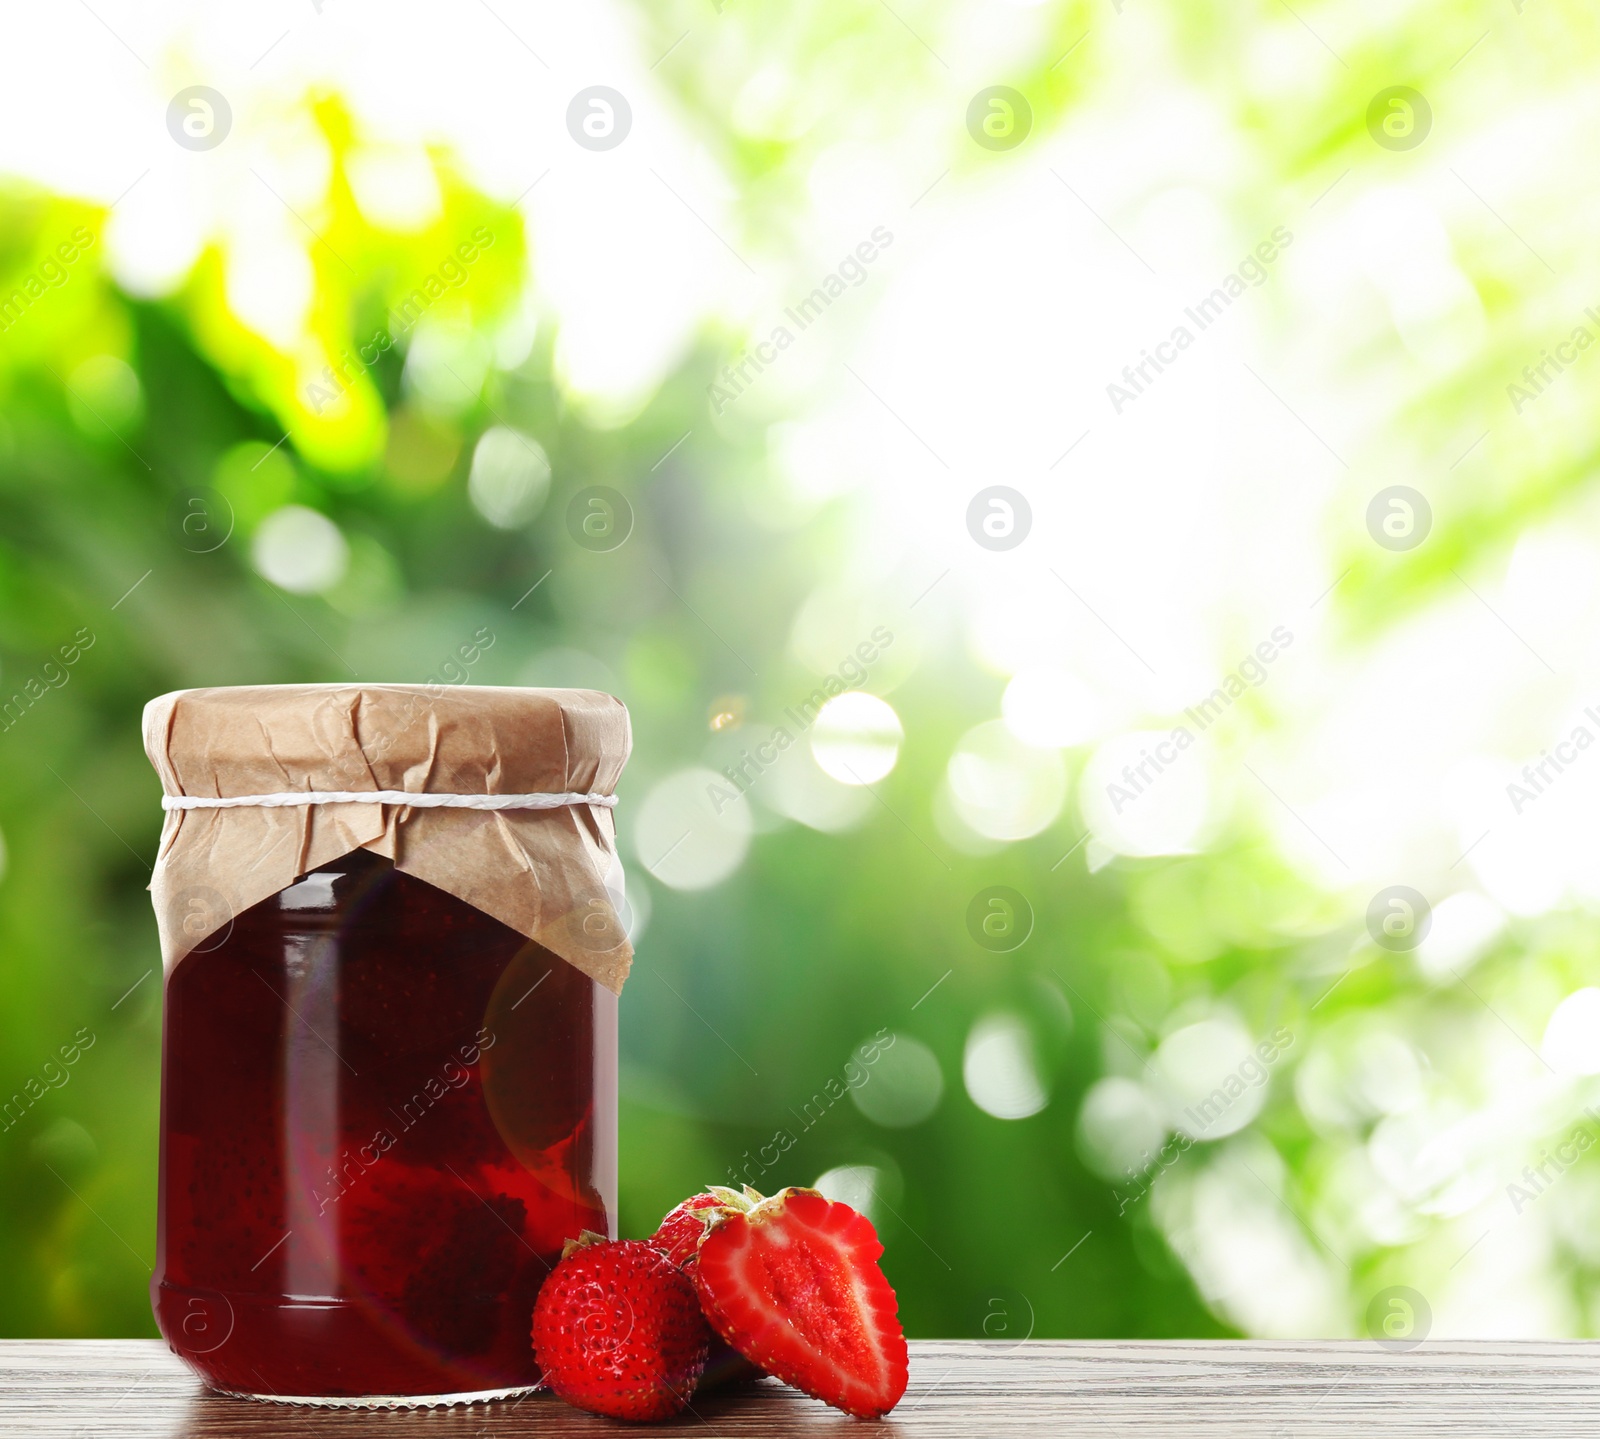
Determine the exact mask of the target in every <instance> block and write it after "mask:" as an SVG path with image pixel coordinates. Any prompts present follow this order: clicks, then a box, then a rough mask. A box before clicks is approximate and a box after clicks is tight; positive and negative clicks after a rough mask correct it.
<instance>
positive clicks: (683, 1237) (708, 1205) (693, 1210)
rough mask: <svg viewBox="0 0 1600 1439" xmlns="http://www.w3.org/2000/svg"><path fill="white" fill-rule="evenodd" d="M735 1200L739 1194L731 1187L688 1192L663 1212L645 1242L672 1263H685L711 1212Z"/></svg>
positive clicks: (714, 1213)
mask: <svg viewBox="0 0 1600 1439" xmlns="http://www.w3.org/2000/svg"><path fill="white" fill-rule="evenodd" d="M738 1202H739V1195H738V1194H737V1193H736V1192H735V1191H734V1190H732V1189H724V1188H722V1187H721V1186H720V1185H715V1184H714V1185H712V1186H711V1187H710V1188H709V1189H707V1190H706V1191H705V1193H703V1194H691V1195H690V1196H689V1197H688V1198H687V1199H685V1200H684V1201H683V1203H682V1204H679V1205H677V1206H675V1207H674V1208H672V1209H669V1210H668V1211H667V1216H666V1218H665V1219H663V1220H662V1221H661V1223H660V1224H658V1225H657V1226H656V1232H655V1233H654V1234H652V1235H651V1236H650V1239H649V1243H651V1244H653V1245H655V1247H656V1248H657V1249H659V1250H660V1251H661V1252H662V1253H663V1254H665V1255H666V1256H667V1258H668V1259H670V1260H671V1261H672V1262H673V1263H674V1264H687V1263H689V1261H690V1260H692V1259H693V1258H694V1255H695V1251H696V1250H697V1249H699V1247H700V1237H701V1235H703V1234H704V1233H705V1232H706V1226H707V1225H708V1224H709V1223H710V1222H711V1221H712V1220H713V1219H714V1218H715V1217H716V1212H715V1211H718V1210H720V1209H722V1208H723V1207H724V1206H726V1205H728V1204H737V1203H738Z"/></svg>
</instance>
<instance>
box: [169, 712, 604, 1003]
mask: <svg viewBox="0 0 1600 1439" xmlns="http://www.w3.org/2000/svg"><path fill="white" fill-rule="evenodd" d="M144 745H145V752H146V753H147V754H148V755H149V756H150V762H151V763H152V764H153V765H155V767H156V771H157V773H158V774H159V775H160V776H161V784H162V788H163V790H164V791H165V792H166V793H167V794H170V795H204V796H208V797H225V796H237V795H255V794H279V793H284V792H288V791H307V790H382V789H391V790H413V791H426V792H433V793H441V794H442V793H448V794H546V793H566V792H576V793H585V794H587V793H596V792H598V793H601V794H611V793H613V792H614V791H615V787H616V783H617V777H618V776H619V775H620V774H621V772H622V766H623V764H624V763H625V762H626V760H627V758H628V751H629V749H630V748H631V746H632V734H631V731H630V728H629V724H628V711H627V709H626V707H625V706H624V705H623V703H622V702H621V701H620V700H618V699H615V698H613V697H612V696H611V695H606V694H600V693H598V692H596V691H594V690H537V689H512V688H497V687H490V686H481V685H449V686H445V685H380V684H349V685H346V684H328V685H257V686H248V687H230V688H218V689H193V690H178V691H176V692H174V693H172V694H166V695H162V696H161V697H160V698H159V699H154V700H151V701H150V703H149V704H148V705H146V706H145V710H144ZM353 849H368V850H371V851H373V852H374V853H376V854H380V855H383V856H385V857H387V858H388V859H390V860H392V861H393V862H394V865H395V867H396V868H397V869H401V870H404V871H405V872H406V873H407V874H410V875H414V876H415V877H416V878H418V879H421V880H425V881H426V882H427V883H429V884H431V885H433V886H434V887H435V888H437V889H442V890H444V891H446V892H447V893H449V894H453V895H455V896H456V897H457V898H458V899H461V900H464V901H466V903H468V904H470V905H472V906H473V907H474V908H476V909H480V910H482V911H483V912H484V913H485V914H489V915H492V916H493V917H494V918H496V919H498V920H499V921H500V922H501V923H502V924H504V925H507V926H509V927H510V928H512V929H514V930H516V931H517V932H518V933H519V934H523V935H526V936H527V937H528V938H529V939H532V940H536V941H537V942H538V943H540V944H542V945H544V946H545V948H547V949H549V950H551V951H553V952H554V953H556V954H558V955H560V956H561V958H563V959H565V960H566V961H568V962H569V963H570V964H572V965H574V966H575V967H576V968H578V969H580V970H582V971H583V973H585V974H587V975H589V976H590V978H592V979H595V980H597V981H598V982H599V983H601V984H603V985H605V986H606V988H607V989H609V990H611V991H612V992H613V993H620V992H621V989H622V982H623V980H624V979H625V978H626V977H627V973H628V967H629V965H630V963H631V962H632V958H633V950H632V947H631V946H630V945H629V943H628V939H627V935H626V933H625V932H624V930H623V927H622V925H621V923H620V921H619V919H618V917H617V913H616V907H617V905H618V904H620V902H621V894H622V882H621V874H622V869H621V864H620V863H619V861H618V858H617V844H616V826H615V824H614V822H613V819H612V814H611V811H610V809H608V808H605V807H604V806H600V805H587V804H583V805H567V806H563V807H562V808H559V809H547V810H474V809H458V808H436V809H419V808H416V807H415V806H411V805H393V804H371V805H367V804H316V805H294V806H286V807H283V808H263V807H258V806H248V807H240V808H235V809H194V810H169V811H168V812H167V818H166V824H165V826H164V827H163V829H162V833H161V849H160V853H159V855H158V856H157V859H156V865H155V873H154V875H153V877H152V879H151V881H150V893H151V896H152V898H153V900H154V903H155V911H156V922H157V924H158V925H159V927H160V931H161V952H162V957H163V959H164V961H165V963H166V966H167V968H168V970H169V971H170V970H171V968H172V966H173V965H175V964H176V963H177V962H178V960H179V959H181V958H182V957H183V956H184V955H185V954H187V953H189V952H190V951H191V950H194V949H197V948H199V949H204V948H206V947H207V941H208V940H210V943H211V945H213V946H214V945H215V944H217V943H220V940H217V939H213V938H212V936H215V935H216V934H217V932H218V931H219V930H223V929H224V927H225V926H226V925H228V924H229V923H230V921H231V920H232V919H233V917H234V916H235V915H237V914H240V913H242V912H243V911H244V910H246V909H248V908H249V907H250V906H251V905H253V904H257V903H259V902H260V901H261V900H264V899H266V898H268V897H269V896H271V895H274V894H276V893H277V892H278V891H279V890H281V889H284V888H286V887H287V886H289V885H291V884H293V883H294V882H295V881H296V880H298V879H299V878H300V877H301V876H302V875H304V874H307V873H308V872H309V871H311V870H314V869H317V868H318V867H319V866H321V865H324V864H328V863H330V862H331V861H333V860H335V859H338V858H339V857H340V856H341V855H344V854H348V853H349V852H350V851H351V850H353Z"/></svg>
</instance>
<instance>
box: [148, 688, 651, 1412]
mask: <svg viewBox="0 0 1600 1439" xmlns="http://www.w3.org/2000/svg"><path fill="white" fill-rule="evenodd" d="M145 738H146V748H147V750H148V751H149V753H150V756H151V759H152V761H153V762H154V763H155V765H156V768H157V769H158V771H159V772H160V774H161V777H162V780H163V784H164V788H165V790H166V798H165V800H164V804H165V806H166V807H167V809H168V817H167V824H166V828H165V830H164V832H163V836H162V844H161V854H160V859H159V862H158V865H157V870H156V874H155V877H154V880H153V882H152V884H151V890H152V893H153V897H154V900H155V906H156V911H157V915H158V919H159V921H160V925H161V931H162V941H163V952H164V956H165V959H166V963H167V979H166V1015H165V1026H164V1032H163V1070H162V1114H161V1180H160V1183H161V1190H160V1206H159V1220H158V1224H159V1234H158V1257H157V1262H156V1268H155V1273H154V1274H153V1276H152V1279H151V1295H152V1301H153V1303H154V1306H155V1312H156V1318H157V1322H158V1323H159V1325H160V1327H161V1331H162V1333H163V1334H164V1335H165V1336H166V1338H167V1341H168V1343H169V1344H170V1345H171V1347H172V1348H173V1350H174V1351H175V1352H176V1353H178V1354H179V1355H180V1356H182V1357H183V1358H184V1359H186V1360H187V1361H188V1362H189V1363H190V1364H191V1365H192V1366H193V1367H194V1368H195V1369H196V1370H197V1371H198V1372H199V1374H200V1375H201V1377H202V1378H203V1379H205V1380H206V1381H207V1382H208V1383H209V1384H211V1385H212V1386H213V1387H215V1388H217V1389H221V1390H224V1391H228V1392H231V1393H235V1394H243V1395H249V1396H254V1397H259V1398H268V1399H276V1400H287V1401H295V1402H304V1403H317V1404H345V1405H349V1404H373V1405H376V1404H389V1405H393V1404H432V1403H441V1402H447V1403H453V1402H463V1401H467V1400H473V1399H485V1398H494V1397H499V1396H504V1395H508V1394H515V1393H520V1392H524V1391H526V1390H528V1389H529V1388H531V1387H533V1386H534V1385H535V1384H537V1382H538V1379H539V1373H538V1369H537V1366H536V1364H535V1363H534V1360H533V1356H532V1353H531V1345H530V1341H529V1326H530V1316H531V1312H532V1308H533V1302H534V1298H535V1296H536V1294H537V1292H538V1289H539V1285H540V1283H541V1282H542V1280H543V1278H544V1276H545V1274H546V1273H547V1272H548V1271H549V1269H550V1267H551V1266H552V1265H553V1264H554V1263H555V1261H556V1260H557V1259H558V1258H559V1256H560V1253H561V1246H562V1242H563V1241H564V1240H565V1239H567V1238H571V1237H576V1236H577V1235H578V1234H579V1233H580V1232H581V1231H582V1230H585V1229H590V1230H595V1231H598V1232H600V1233H603V1234H608V1233H614V1232H615V1221H614V1216H615V1202H616V1192H615V1191H616V1101H617V1096H616V1064H617V1059H616V1042H617V1041H616V1033H617V992H618V991H619V989H620V987H621V983H622V979H623V976H624V975H625V973H626V970H627V966H628V963H629V960H630V958H631V953H630V950H629V947H628V942H627V938H626V935H625V933H624V931H623V926H622V922H621V920H620V918H619V915H618V911H619V909H620V907H621V873H620V866H619V865H618V864H617V858H616V844H615V831H614V827H613V823H612V814H611V808H610V807H611V806H612V805H613V804H614V803H615V799H614V786H615V783H616V779H617V776H618V774H619V773H620V771H621V769H622V765H623V763H624V761H625V759H626V758H627V754H628V749H629V732H628V719H627V712H626V710H625V709H624V708H623V707H622V705H621V704H620V703H619V702H618V701H616V700H614V699H612V698H611V697H609V696H606V695H599V694H595V693H592V692H588V691H576V690H550V691H539V690H525V689H490V688H479V687H465V686H461V687H450V688H440V687H424V686H403V685H384V686H377V685H327V686H270V687H258V688H251V689H212V690H189V691H182V692H180V693H177V694H174V695H167V696H164V697H162V698H161V699H159V700H155V701H152V702H151V704H150V705H149V706H148V707H147V709H146V712H145Z"/></svg>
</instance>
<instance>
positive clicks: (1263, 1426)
mask: <svg viewBox="0 0 1600 1439" xmlns="http://www.w3.org/2000/svg"><path fill="white" fill-rule="evenodd" d="M695 1409H696V1411H697V1415H696V1414H685V1415H683V1416H682V1417H681V1418H679V1419H678V1420H675V1421H674V1422H673V1423H671V1424H668V1425H652V1426H638V1427H636V1426H619V1425H615V1424H612V1423H610V1422H608V1421H606V1420H601V1419H595V1418H591V1417H590V1416H588V1415H585V1414H580V1413H578V1412H577V1411H576V1410H573V1409H569V1408H567V1407H566V1406H565V1405H564V1404H562V1403H560V1402H559V1401H558V1400H555V1399H553V1398H551V1397H549V1396H548V1395H538V1396H535V1397H533V1398H528V1399H524V1400H522V1401H521V1402H519V1403H511V1402H505V1403H500V1404H489V1405H480V1406H477V1407H474V1408H465V1409H437V1410H401V1411H371V1410H357V1411H353V1410H312V1409H301V1408H286V1407H283V1406H279V1405H275V1404H257V1403H252V1402H250V1401H248V1400H240V1399H226V1398H223V1397H221V1396H220V1395H214V1394H208V1393H206V1392H205V1391H204V1390H203V1389H202V1388H201V1387H200V1385H199V1384H198V1383H197V1382H196V1381H195V1379H194V1378H193V1377H192V1376H191V1375H190V1373H189V1371H188V1370H187V1369H185V1368H184V1366H183V1365H182V1364H181V1363H180V1362H179V1361H178V1360H177V1359H175V1358H174V1357H173V1356H172V1355H171V1354H170V1353H169V1352H168V1351H167V1349H166V1347H165V1345H163V1344H162V1343H160V1342H159V1341H156V1340H81V1341H73V1340H14V1341H7V1342H0V1434H3V1435H4V1436H6V1439H12V1436H20V1435H27V1436H33V1435H48V1436H50V1439H103V1436H104V1439H122V1436H130V1439H136V1436H156V1435H160V1436H163V1439H167V1436H170V1439H248V1436H256V1435H259V1436H263V1439H264V1436H267V1435H276V1436H280V1439H307V1436H313V1435H314V1436H318V1439H347V1436H354V1435H361V1436H371V1435H383V1436H389V1439H394V1436H405V1439H411V1436H419V1435H421V1436H428V1439H519V1436H524V1435H540V1436H544V1435H556V1434H584V1435H590V1434H594V1435H598V1434H610V1435H612V1436H616V1435H622V1434H630V1433H631V1434H657V1433H672V1434H678V1435H696V1436H704V1439H713V1436H719V1435H789V1434H800V1435H806V1434H819V1435H820V1434H827V1435H833V1436H840V1439H844V1436H861V1439H866V1436H869V1435H874V1434H881V1435H904V1436H907V1439H911V1436H917V1435H938V1436H956V1435H960V1436H963V1439H986V1436H988V1435H1009V1434H1037V1435H1051V1436H1055V1435H1085V1436H1094V1439H1123V1436H1126V1439H1164V1436H1176V1435H1185V1436H1193V1435H1206V1436H1219V1439H1220V1436H1224V1435H1226V1436H1235V1435H1239V1436H1246V1435H1260V1436H1264V1439H1311V1436H1317V1435H1335V1434H1337V1435H1340V1436H1348V1435H1350V1434H1361V1435H1367V1434H1379V1435H1417V1436H1421V1435H1428V1436H1431V1439H1439V1436H1441V1435H1455V1434H1459V1435H1463V1436H1470V1439H1479V1436H1482V1435H1487V1434H1496V1435H1500V1434H1509V1435H1551V1436H1554V1435H1562V1436H1567V1435H1575V1434H1588V1433H1593V1432H1595V1431H1596V1430H1597V1429H1600V1345H1594V1344H1584V1343H1576V1342H1523V1343H1449V1342H1429V1343H1427V1344H1424V1345H1422V1346H1421V1347H1420V1348H1417V1349H1414V1350H1411V1351H1409V1352H1405V1353H1394V1352H1391V1351H1388V1350H1385V1349H1381V1348H1379V1347H1378V1346H1377V1345H1376V1344H1371V1343H1359V1342H1299V1343H1282V1344H1280V1343H1203V1344H1202V1343H1184V1342H1179V1343H1162V1344H1158V1343H1109V1342H1096V1343H1067V1342H1059V1341H1052V1340H1033V1341H1031V1342H1028V1343H1025V1344H1006V1343H972V1342H967V1341H961V1342H939V1341H923V1342H919V1343H914V1344H913V1345H912V1346H911V1388H910V1389H909V1390H908V1391H907V1393H906V1397H905V1399H904V1400H903V1401H901V1404H900V1407H899V1408H898V1409H896V1410H895V1412H894V1414H893V1415H892V1416H891V1417H890V1418H889V1419H887V1420H884V1421H882V1422H880V1423H876V1424H867V1423H862V1422H860V1421H857V1420H853V1419H849V1418H847V1417H846V1416H844V1415H842V1414H837V1413H835V1412H834V1411H833V1410H831V1409H828V1408H826V1407H825V1406H823V1405H821V1404H818V1403H816V1402H815V1401H813V1400H810V1399H807V1398H805V1397H804V1396H803V1395H799V1394H796V1393H794V1392H793V1391H792V1390H787V1389H784V1388H783V1387H781V1386H780V1385H778V1384H777V1383H775V1382H773V1381H771V1380H767V1381H763V1382H762V1383H759V1384H757V1385H754V1386H752V1387H751V1388H749V1389H747V1390H744V1391H742V1392H739V1393H737V1394H734V1395H728V1396H724V1397H720V1398H714V1399H706V1400H704V1401H697V1402H696V1404H695Z"/></svg>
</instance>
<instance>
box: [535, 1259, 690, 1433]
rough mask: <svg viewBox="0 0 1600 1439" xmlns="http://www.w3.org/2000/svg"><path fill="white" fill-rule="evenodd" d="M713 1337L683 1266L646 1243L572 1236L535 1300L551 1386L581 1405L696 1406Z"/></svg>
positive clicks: (652, 1410)
mask: <svg viewBox="0 0 1600 1439" xmlns="http://www.w3.org/2000/svg"><path fill="white" fill-rule="evenodd" d="M710 1339H711V1333H710V1331H709V1330H708V1329H707V1328H706V1322H705V1319H704V1318H703V1316H702V1315H701V1313H700V1305H699V1301H698V1300H697V1299H696V1297H695V1293H694V1289H693V1287H692V1286H691V1284H690V1283H689V1280H688V1278H687V1277H686V1276H685V1275H684V1272H683V1270H682V1269H680V1268H679V1267H678V1266H677V1265H676V1264H674V1263H673V1262H672V1261H671V1260H670V1259H668V1258H667V1257H666V1255H664V1254H662V1253H661V1252H660V1251H659V1250H658V1249H655V1248H653V1247H652V1246H651V1245H649V1244H645V1243H642V1242H640V1241H639V1240H633V1239H628V1240H622V1241H620V1242H617V1241H612V1240H607V1239H603V1238H601V1237H600V1236H599V1235H598V1234H590V1233H587V1232H586V1233H585V1234H584V1235H583V1237H582V1238H581V1239H578V1240H568V1241H567V1246H566V1249H565V1251H564V1254H563V1257H562V1259H561V1262H560V1263H559V1264H557V1265H556V1267H555V1268H554V1269H553V1270H552V1271H551V1272H550V1276H549V1278H547V1279H546V1280H545V1282H544V1286H543V1288H541V1289H540V1290H539V1298H538V1300H537V1301H536V1302H535V1304H534V1306H533V1352H534V1357H535V1358H536V1359H537V1360H538V1361H539V1367H540V1368H541V1369H542V1370H543V1371H544V1378H545V1382H546V1383H547V1384H548V1385H549V1386H550V1388H551V1389H552V1390H553V1391H554V1392H555V1393H556V1394H557V1395H559V1396H560V1397H561V1398H562V1399H565V1400H566V1401H567V1403H569V1404H572V1405H575V1406H576V1407H577V1408H579V1409H587V1410H589V1411H590V1412H591V1413H593V1414H605V1415H608V1416H609V1417H611V1418H613V1419H640V1420H643V1419H665V1418H667V1417H669V1416H670V1415H673V1414H676V1413H677V1412H678V1411H679V1410H680V1409H682V1408H683V1407H684V1406H685V1405H686V1404H687V1403H688V1402H689V1396H690V1395H691V1394H692V1393H693V1392H694V1386H695V1384H696V1382H697V1381H698V1380H699V1378H700V1372H701V1370H703V1369H704V1368H705V1363H706V1347H707V1344H708V1343H709V1341H710Z"/></svg>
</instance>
